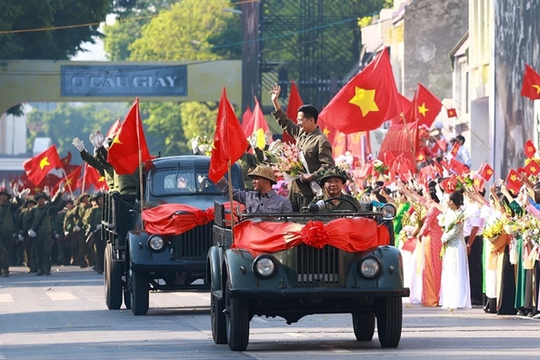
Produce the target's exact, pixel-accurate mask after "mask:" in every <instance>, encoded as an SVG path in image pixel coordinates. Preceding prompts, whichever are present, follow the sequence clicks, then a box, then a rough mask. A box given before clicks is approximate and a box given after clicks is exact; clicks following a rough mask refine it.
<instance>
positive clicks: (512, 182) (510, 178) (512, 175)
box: [506, 169, 522, 195]
mask: <svg viewBox="0 0 540 360" xmlns="http://www.w3.org/2000/svg"><path fill="white" fill-rule="evenodd" d="M506 184H507V185H506V187H507V188H508V190H510V191H512V192H513V193H514V195H517V193H518V192H519V189H521V185H522V184H521V181H520V180H519V173H518V172H517V171H516V170H514V169H510V172H508V175H507V176H506Z"/></svg>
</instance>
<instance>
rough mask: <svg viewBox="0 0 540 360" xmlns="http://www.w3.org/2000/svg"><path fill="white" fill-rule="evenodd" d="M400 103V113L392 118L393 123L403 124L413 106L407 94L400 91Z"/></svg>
mask: <svg viewBox="0 0 540 360" xmlns="http://www.w3.org/2000/svg"><path fill="white" fill-rule="evenodd" d="M398 99H399V105H400V106H401V109H400V112H399V114H398V115H397V116H396V117H394V118H393V119H392V124H402V123H403V122H404V121H403V120H404V118H405V114H407V113H408V112H409V109H410V108H411V105H412V101H410V100H409V99H407V98H406V97H405V96H403V95H401V94H400V93H398Z"/></svg>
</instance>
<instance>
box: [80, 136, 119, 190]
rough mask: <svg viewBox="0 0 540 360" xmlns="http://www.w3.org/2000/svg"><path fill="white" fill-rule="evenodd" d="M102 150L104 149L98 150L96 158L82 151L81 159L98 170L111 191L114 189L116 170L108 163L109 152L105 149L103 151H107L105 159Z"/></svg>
mask: <svg viewBox="0 0 540 360" xmlns="http://www.w3.org/2000/svg"><path fill="white" fill-rule="evenodd" d="M101 148H103V146H102V147H100V148H99V149H98V151H97V156H96V157H94V156H92V155H91V154H90V153H89V152H88V151H86V150H83V151H81V158H82V159H83V160H84V161H85V162H87V163H88V165H90V166H92V167H93V168H94V169H96V170H97V171H98V172H99V174H100V175H101V176H104V177H105V182H107V186H108V187H109V189H114V169H113V167H112V166H111V165H110V164H109V163H108V162H107V150H105V148H103V150H105V157H103V152H102V151H101Z"/></svg>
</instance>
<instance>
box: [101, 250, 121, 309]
mask: <svg viewBox="0 0 540 360" xmlns="http://www.w3.org/2000/svg"><path fill="white" fill-rule="evenodd" d="M104 260H105V266H104V268H105V269H104V270H105V271H104V272H105V274H104V279H105V304H107V308H108V309H109V310H118V309H120V306H122V263H121V262H120V261H117V260H114V259H113V250H112V244H107V247H106V248H105V259H104Z"/></svg>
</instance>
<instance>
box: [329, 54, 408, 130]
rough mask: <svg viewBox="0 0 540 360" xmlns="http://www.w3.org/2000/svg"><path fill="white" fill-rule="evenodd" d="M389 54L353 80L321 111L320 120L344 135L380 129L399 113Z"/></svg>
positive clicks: (378, 56) (371, 64)
mask: <svg viewBox="0 0 540 360" xmlns="http://www.w3.org/2000/svg"><path fill="white" fill-rule="evenodd" d="M400 107H401V106H400V105H399V96H398V92H397V89H396V82H395V80H394V75H393V73H392V66H391V65H390V57H389V55H388V50H386V49H385V50H383V51H381V52H380V53H379V55H377V57H376V58H375V59H374V60H373V61H372V62H371V63H369V64H368V65H367V66H366V67H365V68H364V69H363V70H362V71H360V72H359V73H358V74H357V75H356V76H355V77H353V78H352V79H351V80H350V81H349V82H348V83H347V84H346V85H345V86H344V87H343V88H341V90H340V91H339V92H338V93H337V94H336V96H334V98H333V99H332V100H330V103H328V105H327V106H326V107H325V108H324V109H323V111H321V113H320V115H319V118H322V119H324V120H325V122H326V123H327V124H332V126H333V127H334V128H335V129H337V130H339V131H341V132H343V133H345V134H351V133H355V132H359V131H369V130H373V129H377V128H378V127H380V126H381V125H382V123H383V122H384V121H386V120H390V119H393V118H394V117H395V116H397V115H398V114H399V113H400Z"/></svg>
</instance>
